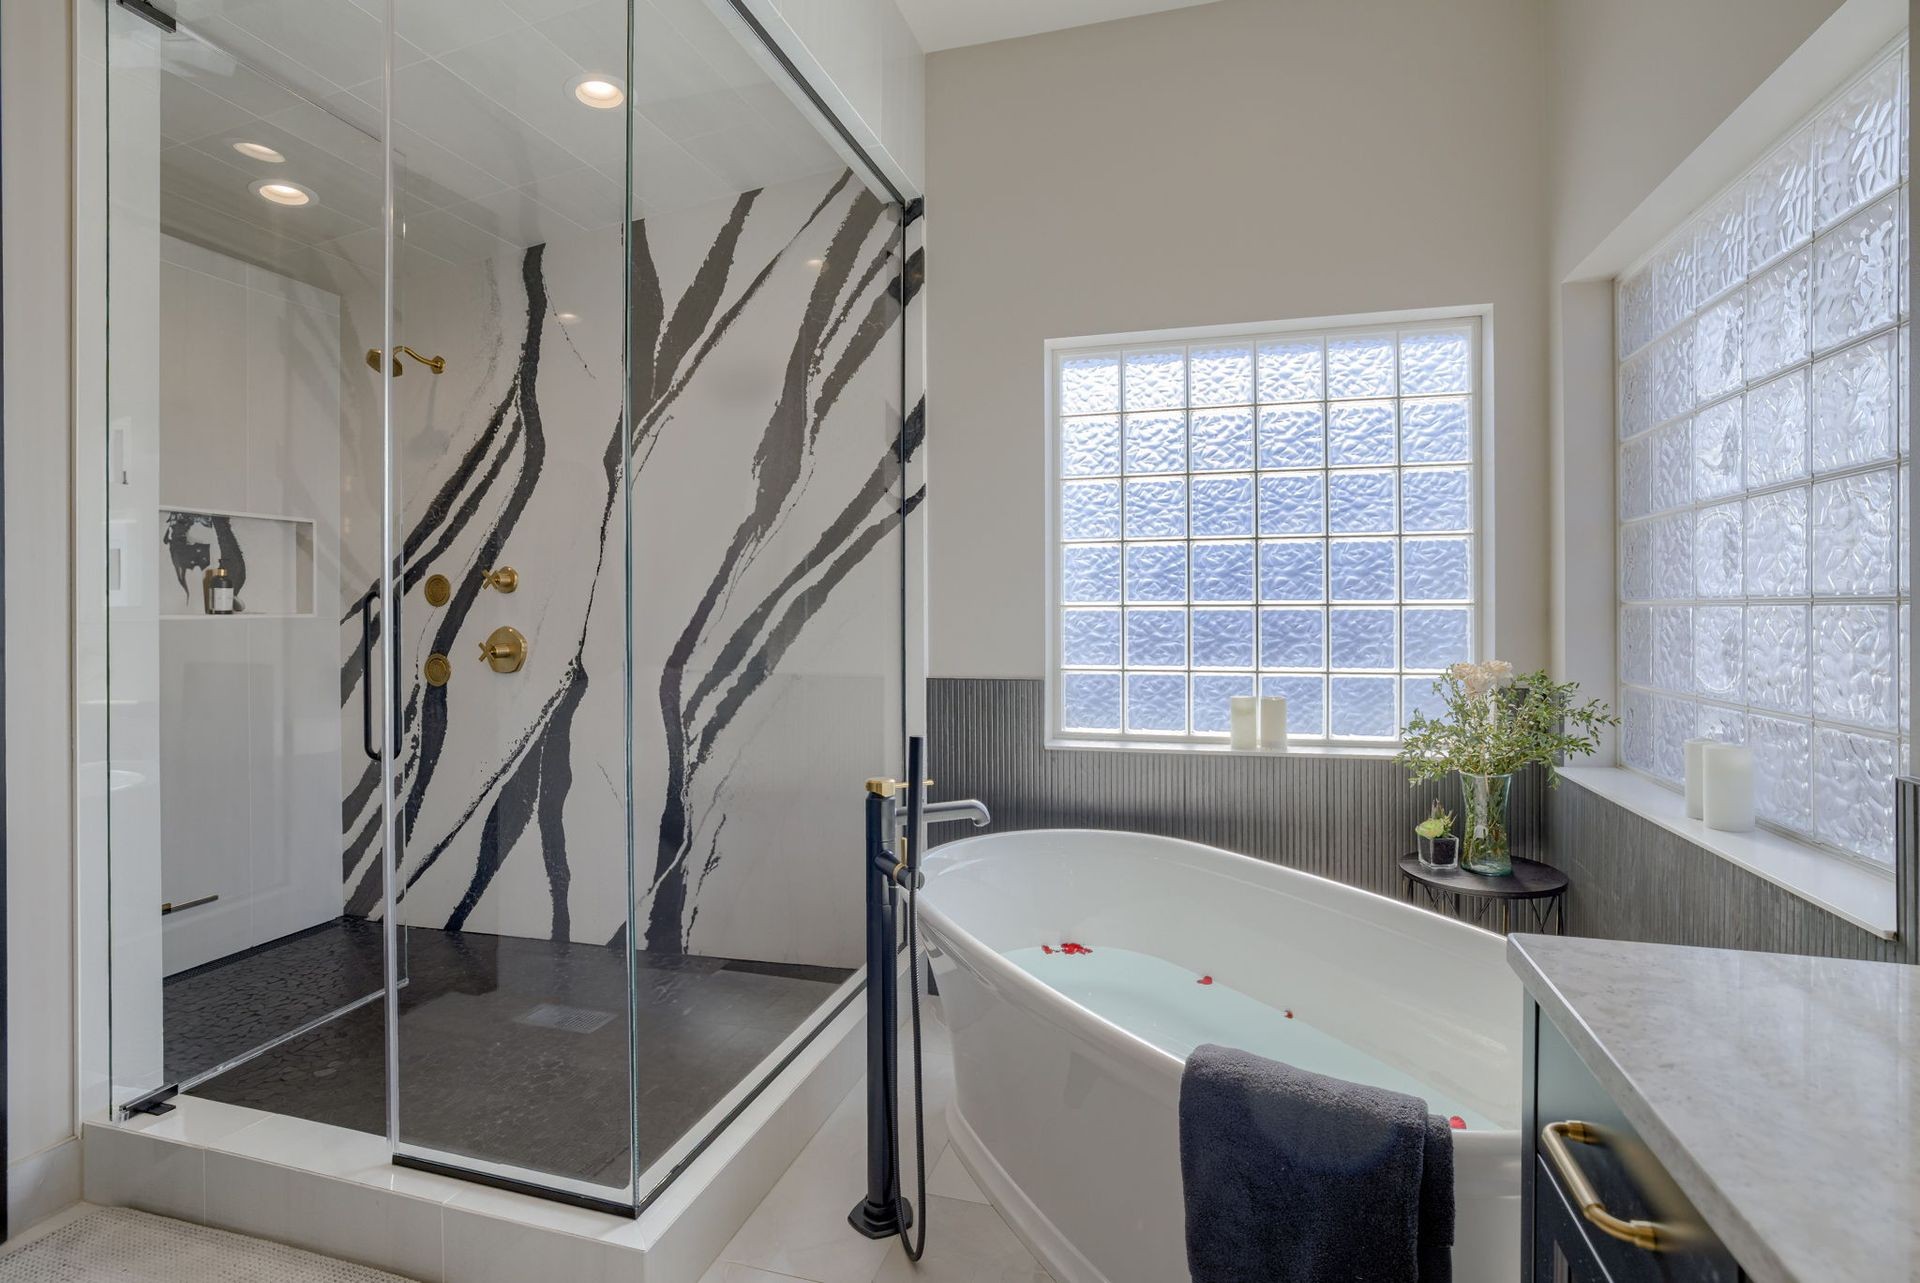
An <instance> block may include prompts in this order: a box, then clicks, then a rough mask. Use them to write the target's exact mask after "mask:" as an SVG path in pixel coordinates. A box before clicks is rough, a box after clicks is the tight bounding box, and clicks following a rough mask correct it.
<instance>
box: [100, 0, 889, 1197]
mask: <svg viewBox="0 0 1920 1283" xmlns="http://www.w3.org/2000/svg"><path fill="white" fill-rule="evenodd" d="M83 2H84V3H87V4H90V5H93V6H95V7H96V8H97V9H98V10H99V12H100V14H101V17H102V19H103V25H104V36H103V39H104V45H103V47H102V48H100V49H98V50H97V51H95V52H96V53H97V56H98V57H99V58H100V59H102V60H103V61H104V63H105V67H106V75H105V95H104V102H103V104H102V105H101V110H102V122H103V126H102V127H103V129H104V144H103V145H104V151H105V156H104V162H105V164H104V174H105V178H106V184H107V189H108V190H109V191H110V192H111V199H110V200H106V201H102V202H100V207H101V208H102V209H103V210H104V214H103V216H102V221H103V224H104V225H103V227H102V229H101V235H102V239H103V241H104V249H105V254H104V262H105V264H106V276H107V289H106V291H105V294H104V297H105V309H106V314H105V318H104V322H105V323H104V324H103V326H102V327H101V336H102V337H101V343H102V346H103V350H104V363H103V371H104V372H103V385H104V401H105V412H104V416H103V423H102V430H101V432H100V434H99V436H98V439H97V441H96V442H95V443H93V445H92V446H90V447H89V448H90V449H91V450H92V451H93V454H92V462H91V464H90V465H89V464H88V463H87V461H86V460H83V467H86V466H92V467H97V468H98V470H99V471H98V473H97V474H94V475H95V476H97V477H98V478H99V479H100V480H101V481H103V482H104V484H103V485H95V484H91V478H89V483H87V484H83V485H82V486H81V488H80V493H79V494H78V496H77V498H76V502H77V503H78V504H79V505H80V508H81V511H82V521H83V524H84V525H86V526H87V534H86V536H85V538H86V547H85V549H83V556H84V555H86V552H87V551H96V552H97V553H98V554H99V557H100V561H101V564H102V566H103V571H102V576H103V580H104V584H103V588H104V591H103V592H102V593H101V595H100V599H99V601H98V604H97V608H98V611H99V613H100V615H101V616H102V617H103V618H104V621H105V623H104V628H103V630H102V632H103V634H104V645H103V647H102V653H101V655H100V656H99V657H98V659H99V662H98V663H97V664H94V665H92V666H91V667H89V668H88V669H87V671H88V672H89V673H92V674H95V675H96V676H95V677H93V678H90V680H96V681H97V683H98V685H97V689H94V690H93V691H91V692H90V694H89V696H88V698H93V699H94V700H95V703H96V704H97V706H98V707H99V708H101V709H104V712H103V713H102V714H101V715H100V716H101V717H102V718H103V720H104V742H105V743H106V744H107V745H108V746H109V748H108V751H106V752H105V753H104V754H103V755H104V756H105V758H106V762H105V765H106V768H107V770H106V771H105V772H104V773H103V779H105V780H106V781H108V782H109V783H108V784H107V785H105V786H103V787H102V788H101V789H100V799H101V800H100V803H99V806H100V816H101V818H102V819H104V821H105V823H104V825H103V827H104V829H105V831H106V832H107V834H108V839H107V850H108V862H109V870H110V880H109V881H110V888H109V889H108V891H107V892H106V893H105V894H106V895H107V896H108V900H109V903H108V914H109V918H110V935H111V945H112V952H113V958H112V968H111V985H110V989H111V994H110V998H111V1007H112V1011H111V1032H112V1037H111V1044H110V1046H111V1061H112V1064H111V1080H112V1093H113V1105H114V1107H115V1108H116V1109H117V1110H119V1111H125V1110H127V1109H130V1108H131V1109H137V1108H140V1107H142V1106H143V1105H144V1104H145V1103H146V1102H148V1101H151V1100H154V1099H159V1098H167V1097H169V1096H170V1095H171V1094H173V1093H179V1094H181V1095H184V1096H185V1097H186V1098H188V1099H189V1100H193V1099H206V1100H212V1101H218V1102H222V1103H224V1104H228V1105H240V1106H245V1107H248V1108H251V1109H256V1110H261V1111H264V1112H266V1113H269V1114H274V1115H281V1116H284V1117H287V1118H291V1119H295V1120H300V1121H301V1122H303V1123H306V1124H313V1125H317V1126H320V1127H326V1128H336V1129H345V1130H346V1131H349V1132H357V1133H361V1134H362V1135H363V1136H373V1137H378V1138H379V1139H380V1141H381V1142H382V1143H383V1144H384V1147H385V1149H384V1153H385V1155H386V1157H387V1159H388V1160H390V1161H391V1162H393V1163H397V1164H401V1165H405V1166H412V1167H420V1168H428V1169H431V1170H434V1171H438V1172H443V1173H448V1174H451V1175H454V1176H458V1177H462V1178H467V1179H474V1180H481V1181H485V1182H488V1183H492V1184H496V1185H505V1186H507V1187H509V1188H512V1189H517V1190H523V1191H527V1192H532V1193H537V1194H541V1195H545V1196H549V1197H556V1198H562V1199H566V1200H569V1201H573V1202H576V1203H583V1204H586V1205H588V1206H592V1207H597V1208H603V1209H607V1210H613V1211H622V1212H625V1213H628V1214H634V1213H637V1211H638V1209H640V1208H642V1207H644V1206H646V1205H647V1204H648V1203H649V1202H650V1201H651V1200H652V1199H653V1198H654V1197H655V1196H657V1195H658V1193H659V1192H660V1191H661V1190H663V1189H665V1188H666V1187H667V1185H668V1183H669V1182H670V1181H671V1180H672V1179H673V1178H674V1176H675V1174H676V1173H678V1172H680V1171H683V1170H684V1169H686V1168H687V1166H688V1165H689V1164H690V1163H691V1162H692V1160H693V1159H694V1158H695V1157H696V1156H697V1155H698V1154H699V1153H700V1152H701V1151H702V1150H703V1149H704V1148H705V1147H706V1146H707V1145H708V1144H709V1143H710V1142H711V1141H712V1139H713V1138H714V1137H715V1136H716V1135H718V1134H719V1132H720V1130H721V1129H722V1128H723V1127H725V1126H726V1125H727V1124H728V1122H729V1121H730V1120H732V1119H734V1118H735V1117H737V1116H739V1115H740V1114H741V1113H742V1111H743V1110H745V1109H747V1107H748V1106H749V1105H750V1104H751V1102H752V1101H753V1100H754V1099H755V1097H756V1096H757V1095H758V1094H759V1093H760V1092H761V1091H762V1090H763V1089H764V1088H765V1087H766V1086H767V1084H768V1083H769V1082H771V1081H772V1080H773V1078H774V1076H775V1075H776V1074H777V1073H778V1072H779V1071H780V1070H781V1069H782V1067H783V1066H785V1065H787V1064H789V1063H790V1062H792V1061H793V1060H794V1059H795V1058H796V1057H797V1056H799V1055H800V1054H801V1053H802V1051H803V1050H804V1049H805V1048H806V1047H807V1046H808V1044H809V1043H810V1041H811V1040H813V1039H814V1038H815V1037H816V1035H817V1034H818V1033H819V1031H820V1030H821V1029H822V1028H823V1027H824V1026H826V1024H827V1023H828V1022H829V1021H830V1020H831V1019H832V1018H833V1017H834V1016H835V1015H836V1014H837V1013H839V1012H841V1011H843V1010H845V1009H846V1007H847V1006H848V1004H849V1003H850V1002H851V1000H852V999H853V998H854V996H855V995H856V994H857V992H858V989H859V986H860V984H861V976H860V974H859V972H858V967H859V965H860V961H861V955H862V944H863V938H862V923H861V914H860V908H861V906H860V896H859V889H860V883H859V880H858V878H857V877H854V878H849V877H848V876H846V874H845V873H844V869H845V868H846V867H849V866H847V860H848V854H847V853H848V852H856V851H858V849H859V843H860V811H859V808H858V806H857V804H856V803H857V791H858V787H859V783H860V781H863V780H865V779H866V778H868V777H870V776H872V775H874V774H876V773H892V774H896V775H897V774H899V773H900V769H901V766H900V761H901V754H902V746H903V744H904V740H905V736H906V734H907V733H908V732H909V731H910V730H917V729H918V728H917V726H915V725H914V724H913V719H915V718H917V716H918V707H919V701H918V700H917V699H914V700H910V699H909V691H910V690H913V689H914V688H915V683H916V682H917V680H918V677H919V671H918V668H917V663H918V661H917V659H915V658H914V657H915V656H917V655H918V654H920V653H922V651H923V649H924V648H923V646H922V645H921V643H920V636H921V635H920V624H919V621H918V611H917V609H909V606H908V603H907V600H906V595H905V584H906V583H907V582H909V578H910V576H909V573H908V568H909V565H910V563H911V558H910V556H909V544H910V541H911V540H912V539H913V538H914V537H915V532H916V527H914V526H912V525H910V524H909V522H910V514H913V513H914V512H915V511H916V509H917V507H918V505H919V503H920V501H921V498H922V497H923V492H922V491H921V490H920V489H919V485H920V483H919V480H918V478H919V468H920V463H919V460H918V458H917V452H918V448H919V444H920V427H919V425H920V418H919V416H918V414H917V413H913V414H910V413H909V410H910V409H912V408H913V407H914V406H915V405H916V403H917V401H918V393H917V392H911V393H910V391H909V389H908V387H907V386H906V379H907V360H908V354H909V353H910V352H912V351H915V350H916V349H917V346H918V339H917V337H915V334H916V333H917V331H916V328H915V327H917V325H918V311H917V309H918V300H917V296H916V295H915V294H914V286H915V285H917V281H918V276H917V274H910V273H909V272H908V271H907V260H908V247H907V245H906V243H905V238H906V236H907V234H908V233H907V229H906V227H905V225H904V207H905V202H904V200H903V199H902V197H901V193H899V192H898V191H896V190H894V189H893V188H892V187H891V186H890V185H889V184H888V182H887V181H886V180H885V179H884V178H883V177H880V176H879V175H878V174H877V173H875V172H873V171H871V170H870V169H869V168H868V166H867V165H866V163H865V161H864V158H863V156H862V155H860V154H859V153H858V151H857V148H852V147H850V146H849V144H848V143H847V141H846V139H845V138H844V137H842V136H840V135H839V134H837V133H835V132H833V131H831V130H829V129H828V128H827V127H826V124H825V122H824V120H823V119H822V118H820V117H819V116H818V115H817V114H816V111H817V109H816V108H815V107H814V106H812V105H809V104H810V102H811V100H810V99H809V98H808V96H807V94H806V92H805V91H804V89H803V87H801V86H799V85H798V84H796V83H794V82H791V81H789V80H788V79H787V78H786V77H787V75H788V74H789V73H788V71H786V70H783V69H782V63H781V62H780V60H779V59H777V58H776V57H774V56H773V55H772V54H771V53H770V52H769V50H768V49H767V48H765V47H763V46H762V45H761V44H760V43H759V42H760V40H761V39H762V37H761V36H760V35H759V34H758V30H757V28H756V27H755V26H754V25H753V24H752V23H751V22H749V21H747V20H746V19H745V18H744V16H743V15H744V12H745V11H744V7H742V6H736V5H734V4H733V3H731V2H730V0H651V3H645V4H642V3H638V2H637V0H568V2H567V3H563V4H541V5H526V4H518V3H513V4H508V5H503V6H490V8H491V9H496V10H498V12H496V13H493V14H492V15H491V17H490V18H489V21H487V22H477V23H473V24H470V25H469V26H467V27H464V28H462V29H459V30H448V29H442V28H440V27H437V26H435V25H434V24H414V23H413V18H414V16H415V15H413V14H412V13H411V12H410V10H411V8H412V6H411V4H410V3H409V0H396V2H395V3H394V4H393V5H392V6H389V7H388V8H390V9H391V11H392V13H393V15H394V19H395V22H396V26H397V28H398V29H397V30H390V29H389V27H388V25H387V18H386V13H387V10H386V9H383V7H382V6H380V5H369V4H365V3H361V2H356V0H315V2H313V3H308V4H300V5H288V4H262V3H259V2H258V0H196V3H194V4H191V5H185V4H183V5H180V6H179V7H178V8H177V9H176V8H175V6H174V5H172V4H169V3H167V2H166V0H156V3H154V4H121V3H112V2H109V0H83ZM381 353H397V354H403V355H400V356H399V357H398V358H397V359H394V360H382V359H381V358H380V355H379V354H381ZM369 354H372V359H368V357H369ZM383 366H384V367H385V368H382V367H383ZM505 567H512V568H513V570H514V571H515V575H514V576H512V577H506V578H503V577H501V576H498V575H496V574H495V573H494V572H496V571H499V570H501V569H503V568H505ZM429 584H432V585H433V587H432V590H431V592H430V591H429ZM228 590H230V591H231V599H229V598H228V597H226V596H220V595H216V594H218V593H222V592H226V591H228ZM502 629H512V630H515V631H517V632H518V633H520V634H521V635H522V636H523V637H524V640H525V655H524V662H522V663H520V664H519V665H518V666H517V667H513V668H511V669H510V670H509V669H507V668H504V667H495V666H493V665H490V664H488V663H486V662H484V661H485V645H486V643H487V640H488V639H489V638H490V637H492V636H494V635H495V634H496V633H498V632H499V631H500V630H502ZM428 673H431V674H432V675H433V680H428V677H427V675H428Z"/></svg>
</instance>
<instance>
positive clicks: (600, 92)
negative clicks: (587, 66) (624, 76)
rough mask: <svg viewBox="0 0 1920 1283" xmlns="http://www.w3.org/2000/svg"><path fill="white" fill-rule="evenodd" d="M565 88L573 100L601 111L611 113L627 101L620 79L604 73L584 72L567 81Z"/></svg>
mask: <svg viewBox="0 0 1920 1283" xmlns="http://www.w3.org/2000/svg"><path fill="white" fill-rule="evenodd" d="M567 88H568V89H570V90H572V91H573V96H574V97H575V98H577V99H579V100H580V101H581V102H583V103H585V104H586V105H587V106H589V107H597V108H599V109H600V110H601V111H611V110H613V109H614V108H615V107H618V106H619V105H620V104H621V103H623V102H625V101H626V100H627V87H626V86H625V85H624V84H622V83H621V82H620V78H619V77H618V76H609V75H606V74H605V73H604V72H598V71H588V72H584V73H582V74H580V75H578V76H575V77H574V78H573V79H572V80H570V81H568V82H567Z"/></svg>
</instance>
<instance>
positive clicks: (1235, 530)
mask: <svg viewBox="0 0 1920 1283" xmlns="http://www.w3.org/2000/svg"><path fill="white" fill-rule="evenodd" d="M1192 495H1193V533H1194V537H1195V538H1201V539H1204V538H1212V537H1219V536H1229V535H1250V534H1252V533H1253V529H1254V516H1253V513H1254V500H1253V496H1254V489H1253V477H1252V476H1250V475H1247V476H1238V477H1195V478H1194V479H1193V483H1192Z"/></svg>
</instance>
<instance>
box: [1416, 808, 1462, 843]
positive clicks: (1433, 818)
mask: <svg viewBox="0 0 1920 1283" xmlns="http://www.w3.org/2000/svg"><path fill="white" fill-rule="evenodd" d="M1413 831H1414V832H1415V833H1417V834H1419V835H1420V836H1421V837H1423V838H1429V839H1431V838H1443V837H1445V836H1446V835H1447V834H1449V833H1451V832H1453V812H1451V811H1449V810H1447V808H1446V807H1444V806H1441V805H1440V799H1439V798H1435V799H1434V800H1433V812H1432V814H1430V815H1428V816H1427V818H1426V819H1424V820H1422V821H1420V823H1418V824H1416V825H1414V826H1413Z"/></svg>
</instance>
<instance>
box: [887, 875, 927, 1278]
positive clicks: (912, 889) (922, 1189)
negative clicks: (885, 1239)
mask: <svg viewBox="0 0 1920 1283" xmlns="http://www.w3.org/2000/svg"><path fill="white" fill-rule="evenodd" d="M919 881H920V870H919V867H918V854H917V853H916V857H915V864H914V867H913V868H911V869H909V870H908V873H907V995H908V1001H909V1003H910V1004H911V1005H910V1007H909V1010H910V1011H911V1013H912V1018H913V1158H914V1166H915V1168H916V1169H917V1171H916V1176H917V1177H918V1187H917V1193H918V1195H919V1199H920V1223H919V1224H918V1225H915V1226H913V1229H914V1230H915V1231H918V1236H917V1238H916V1237H914V1236H911V1235H909V1233H908V1217H909V1216H910V1215H911V1213H910V1212H909V1211H908V1209H907V1206H906V1205H905V1204H903V1202H902V1200H901V1198H900V1131H899V1129H900V1062H899V1057H898V1056H897V1055H896V1056H895V1058H894V1062H893V1063H892V1064H890V1065H888V1066H887V1134H888V1135H890V1136H891V1137H892V1138H893V1205H894V1215H895V1216H897V1217H898V1218H899V1220H900V1246H901V1247H903V1248H904V1249H906V1253H907V1259H908V1260H909V1261H915V1262H917V1261H919V1259H920V1257H921V1256H922V1255H923V1254H924V1253H925V1252H926V1250H927V1120H926V1112H925V1107H926V1101H925V1097H926V1080H925V1078H924V1077H923V1076H922V1073H921V1064H920V908H919V905H918V903H917V898H918V894H919V889H918V886H917V884H918V883H919Z"/></svg>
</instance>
